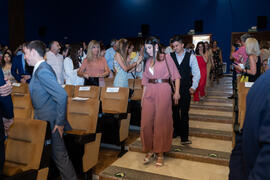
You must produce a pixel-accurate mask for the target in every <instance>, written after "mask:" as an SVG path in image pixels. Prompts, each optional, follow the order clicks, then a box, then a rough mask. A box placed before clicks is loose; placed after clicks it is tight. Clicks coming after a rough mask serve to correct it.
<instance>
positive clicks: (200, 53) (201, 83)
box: [193, 41, 207, 102]
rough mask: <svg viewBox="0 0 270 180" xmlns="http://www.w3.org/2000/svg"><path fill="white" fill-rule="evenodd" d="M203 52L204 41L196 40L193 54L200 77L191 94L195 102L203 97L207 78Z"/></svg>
mask: <svg viewBox="0 0 270 180" xmlns="http://www.w3.org/2000/svg"><path fill="white" fill-rule="evenodd" d="M205 52H206V51H205V47H204V43H203V42H202V41H200V42H198V44H197V47H196V50H195V54H196V58H197V61H198V65H199V68H200V73H201V78H200V81H199V85H198V88H197V89H196V91H195V93H194V96H193V98H194V101H195V102H198V101H200V99H202V98H204V97H205V85H206V78H207V70H206V63H207V57H206V53H205Z"/></svg>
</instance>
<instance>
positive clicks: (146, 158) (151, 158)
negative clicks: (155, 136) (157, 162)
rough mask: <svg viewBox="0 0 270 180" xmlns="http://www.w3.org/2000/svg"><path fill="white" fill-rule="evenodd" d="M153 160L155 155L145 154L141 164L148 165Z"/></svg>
mask: <svg viewBox="0 0 270 180" xmlns="http://www.w3.org/2000/svg"><path fill="white" fill-rule="evenodd" d="M154 158H155V153H147V154H146V156H145V158H144V159H143V164H148V163H150V162H151V161H153V160H154Z"/></svg>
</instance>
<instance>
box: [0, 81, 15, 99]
mask: <svg viewBox="0 0 270 180" xmlns="http://www.w3.org/2000/svg"><path fill="white" fill-rule="evenodd" d="M11 92H12V85H11V83H10V81H6V84H5V85H3V86H0V96H8V95H10V94H11Z"/></svg>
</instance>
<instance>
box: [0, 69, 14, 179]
mask: <svg viewBox="0 0 270 180" xmlns="http://www.w3.org/2000/svg"><path fill="white" fill-rule="evenodd" d="M11 91H12V86H11V83H10V82H9V81H5V79H4V74H3V71H2V69H1V68H0V178H1V175H2V171H3V166H4V162H5V129H6V128H7V127H4V123H3V121H4V120H8V121H10V122H13V117H14V113H13V103H12V100H11V95H10V94H11Z"/></svg>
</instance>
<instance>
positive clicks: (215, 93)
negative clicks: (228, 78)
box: [207, 91, 233, 97]
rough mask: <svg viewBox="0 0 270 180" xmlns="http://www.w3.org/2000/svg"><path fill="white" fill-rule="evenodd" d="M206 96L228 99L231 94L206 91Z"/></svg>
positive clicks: (228, 92) (230, 92) (229, 92)
mask: <svg viewBox="0 0 270 180" xmlns="http://www.w3.org/2000/svg"><path fill="white" fill-rule="evenodd" d="M207 94H208V96H224V97H229V96H231V95H232V94H233V92H232V91H227V92H224V91H208V92H207Z"/></svg>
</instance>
